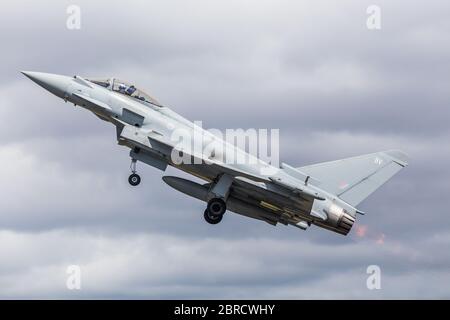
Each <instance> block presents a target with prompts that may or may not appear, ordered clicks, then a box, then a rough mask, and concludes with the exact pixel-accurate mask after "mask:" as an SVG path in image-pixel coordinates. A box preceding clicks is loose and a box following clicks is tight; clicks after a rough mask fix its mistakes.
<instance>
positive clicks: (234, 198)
mask: <svg viewBox="0 0 450 320" xmlns="http://www.w3.org/2000/svg"><path fill="white" fill-rule="evenodd" d="M23 73H24V74H25V75H26V76H27V77H29V78H30V79H32V80H33V81H34V82H36V83H38V84H39V85H41V86H42V87H44V88H45V89H47V90H48V91H50V92H52V93H53V94H55V95H57V96H58V97H60V98H62V99H64V100H65V101H66V102H71V103H73V104H75V105H77V106H81V107H83V108H86V109H88V110H89V111H91V112H93V113H94V114H95V115H97V116H98V117H99V118H101V119H102V120H105V121H108V122H110V123H112V124H114V125H115V126H116V128H117V130H116V132H117V140H118V143H119V144H120V145H124V146H127V147H129V148H130V149H131V152H130V155H131V156H132V158H135V159H137V160H139V161H142V162H145V163H147V164H149V165H152V166H154V167H156V168H159V169H161V170H165V167H166V166H167V165H171V166H173V167H176V168H178V169H181V170H183V171H185V172H188V173H189V174H192V175H194V176H196V177H199V178H201V179H203V180H205V181H206V182H207V184H205V185H203V186H201V185H198V186H199V187H196V186H195V185H190V186H191V187H192V189H195V188H199V189H198V192H197V191H186V190H185V189H186V188H185V187H184V186H179V187H176V188H178V190H180V191H182V192H184V193H187V194H189V195H191V196H194V197H197V198H199V199H201V200H204V201H207V197H208V196H207V190H208V186H209V185H211V184H212V183H214V181H216V179H217V177H218V176H220V175H221V174H223V173H224V172H225V173H228V174H230V175H232V176H233V177H234V178H235V181H234V182H233V186H232V188H231V192H230V204H231V205H230V206H228V209H229V210H231V211H234V212H237V213H240V214H243V215H246V216H249V217H252V218H256V219H259V220H263V221H266V222H268V223H271V224H273V225H275V224H277V223H282V224H291V225H294V226H297V227H299V228H301V229H306V228H307V227H308V226H309V225H310V224H311V223H313V224H316V225H318V226H320V227H323V228H326V229H330V230H333V231H335V232H338V233H341V234H347V233H348V231H349V230H350V228H351V226H352V225H353V222H354V220H355V216H356V213H357V210H356V209H355V208H354V207H352V206H351V205H349V204H347V203H346V202H344V201H342V200H341V199H339V198H338V197H337V196H335V195H333V194H330V193H328V192H327V191H325V190H322V189H320V188H319V187H318V186H317V185H314V184H308V183H307V181H308V178H309V177H308V178H306V181H305V177H304V176H302V173H301V172H297V171H296V170H295V168H292V167H290V166H288V165H284V164H282V165H281V167H274V166H272V165H270V164H268V163H266V162H264V161H262V160H260V159H257V158H255V157H254V155H251V154H248V153H246V152H245V151H243V150H241V149H239V148H237V147H236V146H234V145H232V144H230V143H227V142H225V141H223V140H221V138H219V137H217V136H215V135H213V134H211V133H210V132H208V131H207V130H204V129H203V128H200V127H199V126H197V125H196V124H194V123H192V122H191V121H189V120H187V119H185V118H184V117H182V116H180V115H179V114H177V113H176V112H174V111H172V110H171V109H170V108H168V107H166V106H162V105H160V104H159V103H157V102H149V101H142V100H139V99H136V98H133V97H131V96H127V95H125V94H122V93H120V92H116V91H113V90H112V89H111V87H103V86H101V85H98V84H96V83H93V82H91V81H90V80H86V79H83V78H81V77H77V76H75V77H67V76H60V75H52V74H46V73H36V72H23ZM180 130H181V131H184V132H189V133H191V134H192V136H193V137H195V134H194V131H196V132H201V133H202V146H203V147H206V146H207V145H211V143H219V144H221V145H223V146H225V147H224V149H223V152H224V153H230V152H232V153H234V154H239V153H244V154H245V156H246V157H247V158H248V159H252V161H250V162H251V163H230V164H222V163H221V162H220V161H219V160H216V159H215V157H216V156H211V154H205V153H204V148H200V150H199V151H196V150H192V146H188V145H183V143H188V144H191V142H192V141H191V142H189V141H182V142H181V143H180V142H179V141H178V142H179V143H178V144H177V150H179V151H181V152H183V150H189V153H190V154H191V156H193V157H194V158H197V159H201V160H202V161H204V162H203V163H201V164H198V163H188V164H186V163H175V162H174V161H173V158H172V155H173V153H172V152H173V145H174V141H173V139H172V138H173V136H174V132H175V131H180ZM139 151H141V152H139ZM261 172H271V173H270V174H268V175H267V174H261ZM178 182H180V181H178ZM186 186H187V184H186ZM182 188H184V189H182ZM201 188H203V189H204V190H206V191H205V192H206V193H204V192H203V191H202V189H201ZM344 222H345V223H344Z"/></svg>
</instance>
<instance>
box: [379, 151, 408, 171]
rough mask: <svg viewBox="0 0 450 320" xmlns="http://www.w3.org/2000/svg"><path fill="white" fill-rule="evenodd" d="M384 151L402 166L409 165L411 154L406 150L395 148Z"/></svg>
mask: <svg viewBox="0 0 450 320" xmlns="http://www.w3.org/2000/svg"><path fill="white" fill-rule="evenodd" d="M383 153H385V154H387V155H388V156H389V157H390V158H392V160H393V161H395V162H396V163H398V164H399V165H401V166H402V167H406V166H408V162H409V156H408V155H407V154H406V153H405V152H403V151H401V150H397V149H394V150H387V151H384V152H383Z"/></svg>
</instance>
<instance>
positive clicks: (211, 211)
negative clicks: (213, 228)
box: [203, 198, 227, 224]
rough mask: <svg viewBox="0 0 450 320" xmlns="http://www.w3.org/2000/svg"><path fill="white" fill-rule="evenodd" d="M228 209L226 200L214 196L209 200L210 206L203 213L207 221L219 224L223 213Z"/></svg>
mask: <svg viewBox="0 0 450 320" xmlns="http://www.w3.org/2000/svg"><path fill="white" fill-rule="evenodd" d="M225 211H227V205H226V204H225V201H223V200H222V199H220V198H213V199H211V200H209V201H208V206H207V207H206V210H205V212H204V214H203V216H204V218H205V220H206V222H208V223H210V224H218V223H219V222H220V221H222V218H223V215H224V213H225Z"/></svg>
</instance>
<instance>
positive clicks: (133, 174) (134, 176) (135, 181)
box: [128, 159, 141, 187]
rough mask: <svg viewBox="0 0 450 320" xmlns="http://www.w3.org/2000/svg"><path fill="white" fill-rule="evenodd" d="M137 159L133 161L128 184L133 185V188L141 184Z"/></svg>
mask: <svg viewBox="0 0 450 320" xmlns="http://www.w3.org/2000/svg"><path fill="white" fill-rule="evenodd" d="M136 162H137V160H136V159H131V165H130V169H131V174H130V176H129V177H128V183H129V184H131V185H132V186H133V187H135V186H137V185H138V184H139V183H141V177H140V176H139V175H138V174H137V173H136Z"/></svg>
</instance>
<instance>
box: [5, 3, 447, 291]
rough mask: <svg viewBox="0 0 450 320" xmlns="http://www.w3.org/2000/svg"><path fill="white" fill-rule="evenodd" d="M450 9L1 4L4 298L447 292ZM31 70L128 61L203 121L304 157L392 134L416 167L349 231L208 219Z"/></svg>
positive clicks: (134, 72) (142, 79) (384, 140)
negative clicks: (260, 133)
mask: <svg viewBox="0 0 450 320" xmlns="http://www.w3.org/2000/svg"><path fill="white" fill-rule="evenodd" d="M71 4H76V5H78V6H79V7H80V8H81V29H80V30H69V29H67V27H66V20H67V18H68V14H67V13H66V9H67V7H68V6H69V5H71ZM372 4H376V5H378V6H379V7H380V8H381V30H369V29H368V28H367V26H366V20H367V18H368V14H367V13H366V10H367V8H368V7H369V6H370V5H372ZM449 14H450V3H449V2H448V1H443V0H440V1H437V0H430V1H411V0H410V1H406V0H401V1H400V0H396V1H392V0H389V1H387V0H378V1H376V2H374V1H372V0H370V1H366V0H343V1H334V0H321V1H304V0H302V1H275V0H273V1H268V0H245V1H242V0H239V1H238V0H236V1H235V0H227V1H224V0H221V1H218V0H216V1H210V0H189V1H185V0H168V1H131V0H128V1H95V3H93V1H74V2H72V1H70V2H69V1H58V2H56V1H39V2H36V1H14V2H11V1H10V2H8V3H5V4H3V5H2V7H1V11H0V29H1V30H3V32H1V33H0V43H2V48H1V51H0V57H1V58H2V59H1V60H2V63H0V75H1V76H0V119H1V120H2V125H1V126H0V136H1V137H2V138H1V139H0V163H1V165H0V196H1V201H0V298H194V299H195V298H287V299H303V298H325V299H328V298H339V299H348V298H350V299H353V298H363V299H380V298H450V286H449V283H450V253H449V247H450V209H449V208H450V200H449V194H450V169H449V166H448V163H449V162H450V148H449V140H450V128H449V125H448V122H449V120H450V110H449V108H450V93H449V88H450V79H449V75H450V41H448V40H449V39H448V37H449V34H450V19H449ZM20 70H32V71H44V72H51V73H60V74H68V75H74V74H79V75H82V76H85V77H89V76H97V77H103V76H117V77H120V78H124V79H128V80H132V81H135V82H136V83H138V84H139V85H140V86H142V87H143V88H146V89H148V91H150V92H151V93H152V94H153V95H154V96H155V97H157V98H158V99H159V100H160V101H161V102H163V103H164V104H166V105H169V106H171V107H172V108H173V109H174V110H175V111H176V112H179V113H180V114H182V115H184V116H185V117H187V118H189V119H191V120H202V121H203V124H204V126H205V127H208V128H220V129H225V128H244V129H247V128H267V129H272V128H275V129H280V153H281V160H282V161H283V162H287V163H289V164H291V165H294V166H301V165H306V164H310V163H314V162H322V161H327V160H333V159H338V158H343V157H349V156H354V155H358V154H363V153H369V152H373V151H379V150H384V149H391V148H398V149H402V150H404V151H405V152H407V153H408V154H409V156H410V158H411V161H410V166H409V167H408V168H407V169H405V170H403V171H402V172H400V173H399V174H398V175H397V176H395V178H394V179H393V180H391V181H390V182H389V183H388V184H386V185H385V186H383V188H381V189H380V190H379V191H377V192H376V193H374V194H373V195H372V196H371V197H370V198H368V199H367V200H366V201H365V202H363V203H362V204H361V205H360V209H361V210H363V211H365V212H367V214H366V215H365V216H359V217H358V220H357V225H356V226H354V228H353V230H352V231H351V233H350V234H349V235H348V236H347V237H344V236H341V235H338V234H335V233H332V232H329V231H326V230H323V229H320V228H317V227H311V228H310V229H309V230H307V231H305V232H304V231H301V230H299V229H297V228H294V227H286V226H277V227H273V226H270V225H268V224H265V223H263V222H258V221H255V220H250V219H248V218H245V217H242V216H239V215H236V214H232V213H230V214H227V215H226V216H225V217H224V220H223V221H222V223H221V224H219V225H216V226H211V225H208V224H207V223H205V221H204V220H203V210H204V204H203V203H201V202H199V201H198V200H195V199H191V198H188V197H187V196H185V195H183V194H179V193H176V192H175V191H174V190H171V189H170V187H169V186H167V185H166V184H164V183H163V182H162V181H161V177H162V176H163V173H162V172H160V171H157V170H156V169H152V168H149V167H145V166H144V165H142V164H141V165H140V166H139V167H138V169H139V171H140V173H141V176H142V178H143V182H142V183H141V185H139V186H138V187H137V188H132V187H131V186H129V185H128V183H127V177H128V175H129V158H128V150H127V149H125V148H123V147H120V146H118V145H117V144H116V141H115V131H114V128H113V127H112V126H111V125H109V124H107V123H105V122H102V121H99V120H98V119H97V118H95V117H94V116H93V115H91V114H89V113H88V112H87V111H85V110H81V109H79V108H75V107H73V106H72V105H69V104H64V103H63V102H62V101H61V100H60V99H57V98H56V97H54V96H52V95H51V94H49V93H48V92H46V91H44V90H43V89H41V88H40V87H38V86H37V85H35V84H34V83H32V82H31V81H29V80H28V79H26V78H25V77H23V76H22V75H21V74H20V73H19V71H20ZM166 174H170V175H182V174H181V173H179V172H177V171H176V170H174V169H168V172H167V173H166ZM69 265H79V266H80V267H81V274H82V277H81V290H68V289H67V287H66V280H67V276H68V275H67V273H66V271H67V267H68V266H69ZM370 265H378V266H379V267H380V268H381V275H382V276H381V289H380V290H368V289H367V287H366V279H367V277H368V275H367V273H366V270H367V267H368V266H370Z"/></svg>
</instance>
